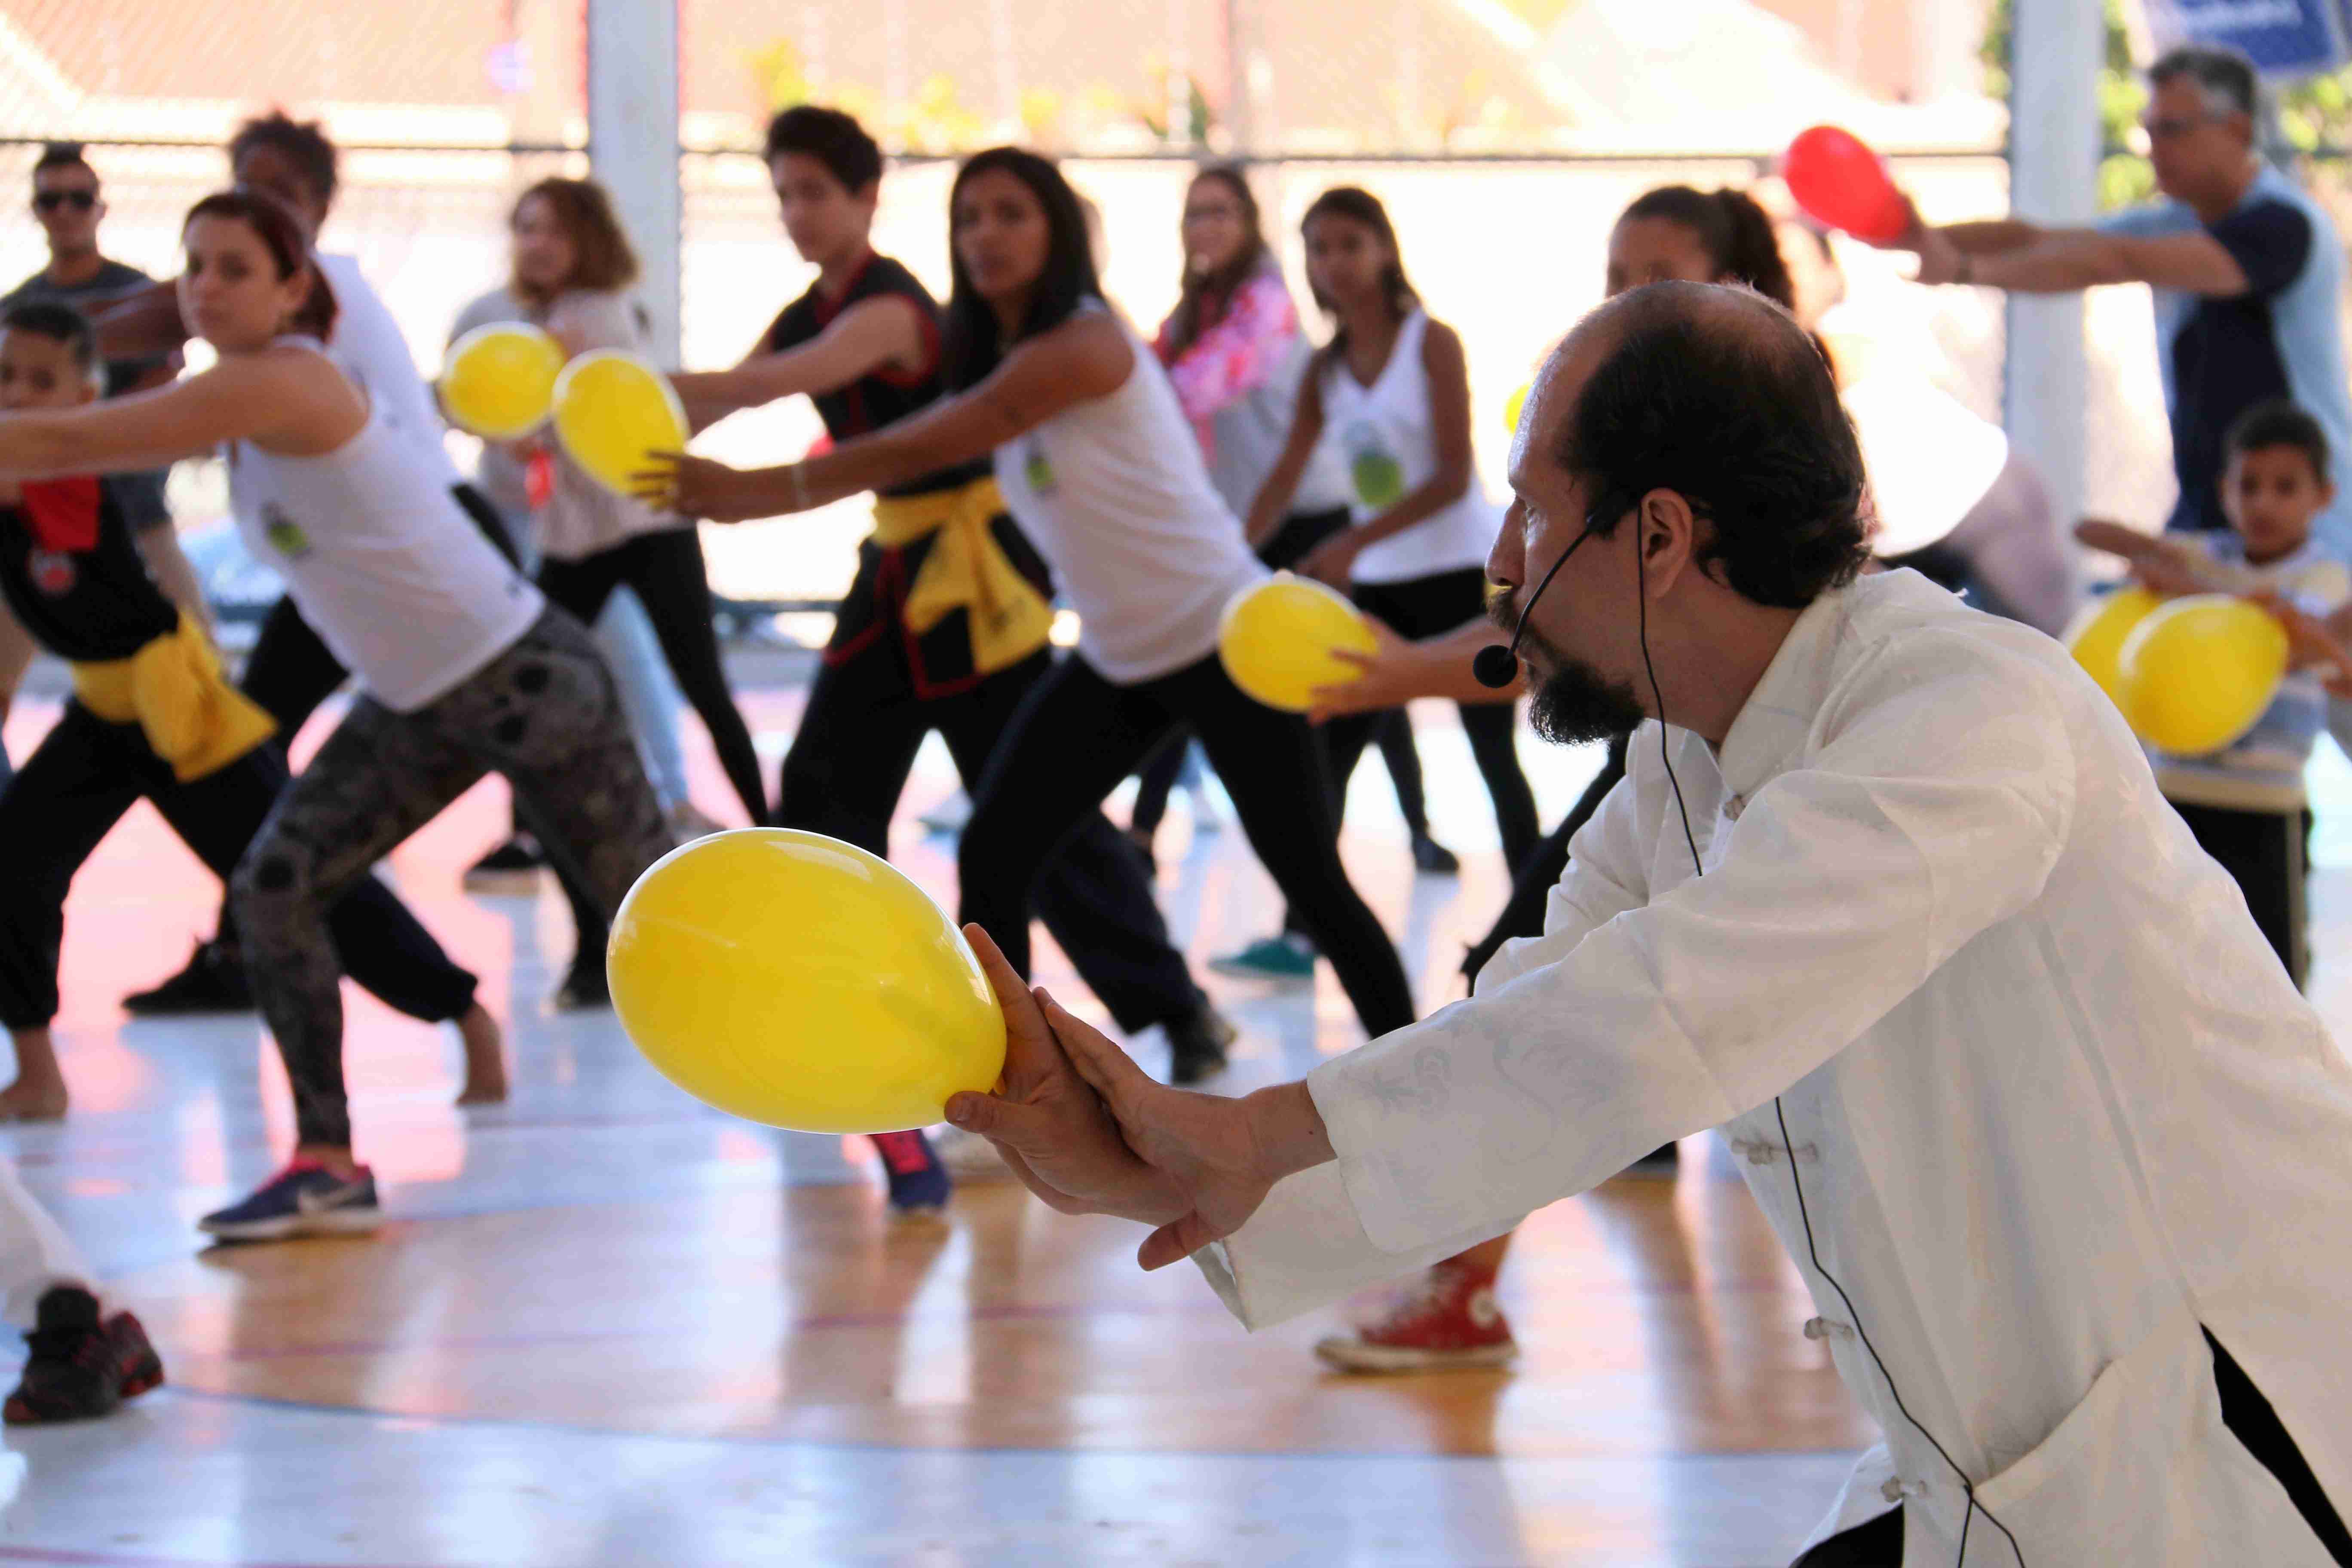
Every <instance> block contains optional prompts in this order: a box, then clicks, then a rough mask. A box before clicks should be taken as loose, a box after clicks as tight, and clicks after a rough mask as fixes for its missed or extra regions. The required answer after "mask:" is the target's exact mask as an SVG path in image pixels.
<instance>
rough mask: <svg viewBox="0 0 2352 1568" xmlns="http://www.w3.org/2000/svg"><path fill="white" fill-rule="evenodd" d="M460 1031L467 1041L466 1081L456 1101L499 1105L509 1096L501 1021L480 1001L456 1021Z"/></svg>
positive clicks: (459, 1102)
mask: <svg viewBox="0 0 2352 1568" xmlns="http://www.w3.org/2000/svg"><path fill="white" fill-rule="evenodd" d="M457 1034H458V1037H459V1038H461V1039H463V1040H464V1041H465V1043H466V1084H465V1087H464V1088H463V1089H459V1090H458V1091H457V1103H458V1104H460V1105H498V1104H500V1103H501V1102H503V1101H504V1100H506V1097H507V1053H506V1043H505V1037H503V1036H502V1035H501V1034H500V1033H499V1021H498V1020H497V1019H496V1018H493V1017H491V1016H490V1015H489V1014H488V1011H487V1010H485V1009H484V1008H483V1006H482V1005H481V1004H480V1003H478V1002H477V1003H475V1004H474V1005H473V1006H472V1008H470V1009H469V1010H468V1011H467V1014H466V1016H464V1017H462V1018H460V1019H458V1020H457Z"/></svg>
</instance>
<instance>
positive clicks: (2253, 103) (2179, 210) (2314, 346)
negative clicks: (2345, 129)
mask: <svg viewBox="0 0 2352 1568" xmlns="http://www.w3.org/2000/svg"><path fill="white" fill-rule="evenodd" d="M2258 107H2259V88H2258V85H2257V82H2256V79H2255V76H2254V68H2253V65H2252V62H2251V61H2249V60H2248V59H2247V58H2246V57H2245V56H2243V55H2242V54H2239V53H2237V52H2236V51H2234V50H2231V49H2221V48H2212V47H2193V46H2192V47H2184V48H2178V49H2174V50H2172V51H2171V52H2170V53H2168V54H2167V55H2165V56H2164V57H2163V58H2160V59H2158V61H2157V62H2156V64H2155V65H2154V66H2153V67H2151V68H2149V71H2148V103H2147V112H2146V114H2145V115H2144V116H2143V118H2142V120H2141V121H2140V124H2141V127H2142V129H2143V130H2144V131H2145V132H2147V151H2148V161H2149V162H2150V163H2152V164H2153V165H2154V166H2155V173H2156V184H2157V188H2158V191H2159V192H2161V193H2162V197H2163V199H2161V200H2159V201H2157V202H2153V203H2150V204H2148V205H2144V206H2137V207H2131V208H2128V209H2126V210H2125V211H2122V212H2118V213H2113V214H2110V215H2108V216H2106V217H2105V218H2104V219H2102V220H2101V222H2100V224H2099V226H2097V227H2096V228H2089V229H2045V228H2040V227H2037V226H2034V225H2032V224H2029V223H2022V222H2019V221H2017V220H2015V219H2010V220H2008V221H2004V222H1994V223H1964V224H1956V225H1953V226H1948V227H1939V228H1928V227H1924V226H1915V228H1914V231H1913V232H1912V233H1911V234H1909V235H1907V236H1906V237H1904V238H1902V239H1899V240H1896V241H1894V242H1893V244H1892V247H1893V248H1897V249H1906V250H1916V252H1918V254H1919V280H1920V281H1921V282H1923V283H1960V284H1970V283H1972V284H1976V285H1979V287H1984V288H1992V289H2013V290H2018V291H2021V292H2025V293H2032V294H2059V293H2067V292H2071V291H2073V290H2074V289H2088V288H2091V287H2094V286H2095V285H2097V284H2102V283H2146V284H2147V285H2148V286H2149V287H2150V288H2151V289H2153V290H2154V299H2155V304H2156V324H2157V343H2158V358H2159V360H2160V362H2161V364H2162V368H2163V374H2164V394H2165V402H2166V405H2167V406H2168V408H2169V409H2170V412H2171V417H2172V463H2173V469H2174V471H2175V473H2176V474H2178V476H2179V479H2180V499H2179V501H2178V502H2177V503H2176V504H2175V505H2174V507H2173V510H2172V516H2171V518H2170V520H2169V521H2168V524H2167V526H2168V527H2169V528H2173V529H2182V530H2192V531H2224V530H2226V529H2227V528H2228V527H2229V521H2228V520H2227V519H2226V518H2224V517H2223V516H2222V515H2221V470H2222V468H2223V466H2224V462H2225V458H2224V453H2223V443H2222V438H2223V437H2224V436H2225V435H2227V434H2228V432H2229V429H2230V426H2231V425H2233V424H2235V423H2236V421H2237V419H2238V416H2240V415H2242V414H2243V413H2245V412H2246V411H2247V410H2248V409H2249V408H2252V407H2253V406H2254V405H2257V404H2262V403H2267V402H2270V401H2272V400H2273V399H2276V398H2290V399H2292V400H2293V401H2294V402H2295V403H2297V404H2299V405H2302V406H2303V407H2304V408H2305V409H2307V410H2308V411H2309V412H2310V413H2311V415H2312V416H2313V417H2315V418H2316V419H2317V420H2318V421H2319V423H2320V426H2322V428H2324V429H2325V430H2326V433H2327V440H2328V444H2329V446H2330V447H2332V448H2334V449H2335V450H2336V451H2347V450H2352V393H2347V387H2346V380H2345V363H2344V342H2343V331H2342V327H2341V322H2340V319H2339V317H2338V315H2337V309H2338V307H2337V295H2338V291H2339V289H2341V287H2342V284H2343V278H2344V247H2343V242H2342V240H2341V239H2340V238H2339V237H2337V235H2336V227H2335V225H2334V224H2333V223H2332V222H2331V221H2330V220H2329V218H2328V216H2327V214H2326V210H2325V209H2324V208H2322V207H2321V206H2320V205H2318V204H2317V203H2316V202H2315V201H2313V200H2312V198H2311V197H2310V196H2309V195H2306V194H2305V192H2304V191H2303V190H2301V189H2300V188H2299V187H2298V186H2297V185H2296V184H2295V183H2294V181H2293V180H2292V179H2290V178H2288V177H2287V175H2285V174H2283V173H2281V172H2280V171H2279V170H2277V169H2275V168H2273V167H2272V166H2271V165H2269V164H2268V163H2264V162H2263V160H2262V159H2261V157H2260V156H2259V155H2258V153H2257V143H2258V138H2257V135H2256V130H2255V121H2256V111H2257V109H2258ZM2314 534H2315V537H2316V538H2318V539H2320V540H2321V541H2323V542H2325V543H2326V544H2327V545H2328V546H2329V547H2331V549H2332V550H2333V551H2334V552H2336V553H2337V554H2339V555H2342V554H2346V553H2352V486H2346V487H2345V488H2344V489H2343V491H2342V493H2340V494H2339V495H2338V496H2337V497H2336V500H2335V501H2334V502H2333V503H2332V504H2331V505H2330V506H2329V507H2328V508H2327V509H2326V510H2325V511H2323V512H2322V513H2320V515H2319V517H2318V518H2317V520H2316V521H2315V529H2314Z"/></svg>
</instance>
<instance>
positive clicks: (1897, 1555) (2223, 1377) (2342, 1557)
mask: <svg viewBox="0 0 2352 1568" xmlns="http://www.w3.org/2000/svg"><path fill="white" fill-rule="evenodd" d="M2205 1342H2206V1344H2207V1345H2208V1346H2210V1347H2211V1349H2212V1352H2213V1381H2214V1382H2215V1383H2216V1384H2219V1385H2220V1388H2221V1424H2222V1425H2223V1426H2227V1427H2229V1429H2230V1431H2231V1435H2232V1436H2235V1437H2236V1438H2237V1439H2238V1441H2239V1442H2241V1443H2242V1444H2244V1445H2245V1448H2246V1452H2248V1453H2249V1454H2252V1456H2253V1457H2254V1458H2255V1459H2256V1460H2258V1461H2259V1462H2260V1463H2261V1465H2262V1467H2263V1468H2264V1469H2266V1470H2268V1471H2269V1472H2270V1473H2271V1474H2272V1475H2273V1476H2276V1477H2277V1478H2278V1480H2279V1485H2281V1486H2282V1487H2284V1488H2285V1489H2286V1495H2287V1497H2288V1498H2289V1499H2290V1500H2293V1502H2294V1506H2295V1510H2296V1511H2297V1512H2299V1513H2301V1514H2302V1515H2303V1518H2304V1522H2305V1523H2306V1524H2308V1525H2310V1526H2311V1532H2312V1533H2313V1534H2314V1535H2315V1536H2317V1537H2318V1538H2319V1543H2320V1544H2321V1545H2322V1546H2325V1547H2326V1548H2327V1552H2328V1555H2329V1556H2331V1557H2333V1558H2334V1559H2335V1560H2336V1562H2337V1563H2341V1564H2344V1568H2352V1532H2347V1531H2346V1530H2345V1528H2344V1521H2343V1518H2342V1516H2341V1515H2339V1514H2338V1513H2337V1512H2336V1505H2335V1504H2334V1503H2332V1502H2330V1501H2329V1500H2328V1498H2327V1494H2326V1492H2325V1491H2323V1490H2322V1489H2320V1485H2319V1479H2318V1478H2317V1477H2316V1476H2314V1475H2313V1474H2312V1473H2311V1466H2310V1465H2309V1464H2308V1463H2306V1462H2305V1459H2304V1457H2303V1450H2302V1449H2300V1448H2298V1447H2295V1443H2294V1437H2292V1436H2289V1435H2288V1433H2287V1429H2286V1427H2285V1426H2284V1424H2283V1423H2281V1422H2280V1420H2279V1418H2278V1413H2277V1412H2276V1411H2275V1410H2273V1409H2272V1408H2271V1402H2270V1400H2269V1399H2268V1398H2267V1397H2266V1396H2265V1395H2264V1394H2263V1391H2262V1390H2261V1389H2259V1388H2256V1387H2255V1386H2254V1384H2253V1380H2252V1378H2250V1377H2248V1376H2247V1375H2246V1373H2245V1371H2244V1369H2243V1368H2242V1367H2240V1366H2239V1365H2238V1363H2237V1359H2236V1358H2235V1357H2233V1356H2232V1355H2231V1354H2230V1352H2228V1351H2226V1350H2224V1349H2222V1348H2221V1341H2219V1340H2217V1339H2215V1338H2214V1337H2213V1331H2211V1330H2210V1329H2208V1330H2206V1331H2205ZM1979 1528H1980V1529H1990V1526H1989V1525H1982V1524H1979ZM2246 1544H2247V1546H2248V1547H2249V1548H2251V1547H2252V1545H2253V1544H2254V1543H2253V1542H2247V1543H2246ZM2033 1561H2034V1562H2035V1563H2037V1564H2038V1563H2040V1562H2041V1559H2039V1558H2035V1559H2034V1560H2033ZM2243 1561H2244V1562H2247V1563H2255V1562H2259V1561H2261V1558H2260V1557H2259V1556H2258V1555H2249V1556H2248V1557H2246V1558H2244V1559H2243ZM1902 1563H1903V1510H1902V1509H1901V1508H1899V1507H1898V1508H1895V1509H1894V1510H1891V1511H1889V1512H1886V1513H1882V1514H1880V1515H1879V1516H1878V1517H1877V1518H1875V1519H1874V1520H1871V1521H1868V1522H1867V1523H1864V1524H1858V1525H1856V1526H1854V1528H1853V1529H1852V1530H1846V1531H1839V1532H1838V1533H1837V1534H1836V1535H1833V1536H1832V1537H1831V1538H1830V1539H1829V1540H1827V1541H1824V1542H1822V1543H1821V1544H1820V1545H1819V1546H1816V1547H1814V1548H1813V1549H1812V1550H1811V1552H1806V1553H1805V1554H1804V1555H1803V1556H1802V1557H1801V1558H1799V1559H1798V1560H1797V1563H1796V1568H1902Z"/></svg>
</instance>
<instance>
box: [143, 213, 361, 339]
mask: <svg viewBox="0 0 2352 1568" xmlns="http://www.w3.org/2000/svg"><path fill="white" fill-rule="evenodd" d="M200 217H216V218H226V219H229V220H231V221H233V222H236V223H241V224H244V225H245V226H247V227H248V228H250V229H252V230H253V232H254V233H255V234H257V235H258V236H260V237H261V243H262V245H263V246H264V247H266V248H267V249H268V252H269V259H270V260H271V261H272V262H273V263H275V264H276V266H277V268H278V279H279V280H280V281H281V282H282V281H283V280H285V279H289V278H291V277H293V276H294V275H295V274H296V273H297V272H307V273H309V274H310V296H309V297H308V298H307V299H305V300H303V301H302V307H301V309H299V310H296V311H295V312H294V319H293V321H290V322H289V323H288V325H289V326H291V327H292V328H293V329H294V330H295V331H299V332H308V333H309V334H310V336H312V337H314V338H317V339H319V340H320V342H325V341H326V338H327V335H328V334H329V333H331V332H332V331H334V330H335V291H334V290H333V289H330V288H329V287H327V279H326V276H325V275H324V274H323V273H321V272H320V270H319V268H318V266H317V264H316V263H314V262H313V261H312V260H311V259H310V245H309V244H308V243H307V242H306V241H305V240H304V239H303V238H302V226H301V224H300V223H299V221H297V220H296V218H295V216H294V215H293V214H292V213H290V212H288V211H287V210H286V204H285V203H283V202H281V201H279V200H278V198H277V197H276V196H273V195H269V194H268V192H266V191H252V190H247V189H246V188H245V187H243V186H242V185H240V186H238V187H237V188H236V189H235V190H231V191H215V192H214V193H213V194H212V195H208V196H206V197H205V199H204V200H203V201H200V202H198V203H197V204H196V205H194V206H192V207H190V208H189V209H188V216H187V218H186V220H185V221H184V222H183V223H182V224H181V225H180V233H181V235H182V236H183V237H185V236H186V234H187V232H188V230H189V229H190V228H191V227H193V226H194V224H195V221H196V220H197V219H198V218H200Z"/></svg>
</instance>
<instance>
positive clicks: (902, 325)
mask: <svg viewBox="0 0 2352 1568" xmlns="http://www.w3.org/2000/svg"><path fill="white" fill-rule="evenodd" d="M938 339H939V329H938V327H937V326H936V325H935V324H933V323H932V322H931V321H929V319H928V318H927V317H926V316H925V315H924V313H923V311H922V309H921V307H919V306H918V305H917V304H916V303H915V302H914V301H913V300H908V299H905V298H903V297H901V296H898V295H895V294H894V295H885V296H882V297H880V298H877V299H872V300H859V301H858V302H857V303H856V304H855V305H852V306H851V307H850V308H849V309H848V310H844V311H843V312H842V313H841V314H840V315H839V316H837V317H835V319H834V321H833V324H832V325H830V326H828V327H826V328H825V330H824V331H822V332H820V333H818V334H817V336H815V337H814V338H813V339H811V340H810V341H809V342H805V343H803V344H801V345H800V346H799V347H797V348H792V349H786V350H784V351H783V352H782V353H768V352H766V351H765V350H764V349H755V350H753V351H752V352H751V353H749V354H746V355H745V356H744V357H743V359H742V360H741V362H740V363H738V364H736V365H735V367H734V368H733V369H731V370H712V371H689V372H681V373H680V374H677V375H674V376H672V377H670V384H671V385H673V386H675V387H677V395H678V399H679V401H681V402H682V403H684V404H685V405H686V408H687V413H688V416H689V417H691V418H692V420H693V421H694V426H695V428H697V429H700V428H702V427H703V426H707V425H712V424H716V423H717V422H718V421H719V420H720V419H723V418H725V417H726V416H728V415H730V414H733V413H737V412H739V411H740V410H742V409H745V408H757V407H759V406H761V405H762V404H768V403H773V402H776V401H777V400H778V399H780V398H785V397H791V396H793V395H797V394H802V393H806V394H808V395H811V396H814V395H817V394H819V393H824V392H832V391H834V390H835V389H836V388H838V387H844V386H847V385H848V384H850V383H851V382H853V381H856V380H857V379H858V378H859V377H861V376H867V375H872V374H876V373H877V372H883V373H887V372H891V371H898V372H902V373H905V374H909V375H919V374H922V373H924V372H925V371H928V370H929V368H930V367H931V364H932V363H933V362H934V361H935V360H936V359H937V358H938V354H939V346H938Z"/></svg>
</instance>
